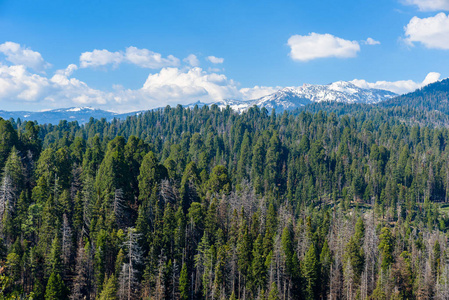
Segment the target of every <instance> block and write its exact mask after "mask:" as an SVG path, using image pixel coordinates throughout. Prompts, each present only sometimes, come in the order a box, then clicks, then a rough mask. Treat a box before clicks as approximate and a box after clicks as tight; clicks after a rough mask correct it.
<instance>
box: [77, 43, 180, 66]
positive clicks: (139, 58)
mask: <svg viewBox="0 0 449 300" xmlns="http://www.w3.org/2000/svg"><path fill="white" fill-rule="evenodd" d="M124 62H125V63H130V64H134V65H137V66H139V67H141V68H149V69H159V68H163V67H167V66H178V65H179V59H178V58H176V57H174V56H173V55H169V56H167V58H163V57H162V55H161V54H160V53H156V52H153V51H150V50H148V49H139V48H136V47H133V46H131V47H128V48H126V50H125V51H117V52H110V51H108V50H106V49H103V50H97V49H95V50H94V51H91V52H84V53H82V54H81V56H80V66H81V68H88V67H100V66H106V65H113V66H118V65H119V64H121V63H124Z"/></svg>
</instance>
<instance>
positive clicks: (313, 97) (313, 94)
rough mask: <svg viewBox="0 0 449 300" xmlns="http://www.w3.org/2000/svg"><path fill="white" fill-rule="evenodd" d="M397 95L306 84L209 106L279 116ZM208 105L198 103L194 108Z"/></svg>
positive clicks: (346, 85)
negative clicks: (300, 109)
mask: <svg viewBox="0 0 449 300" xmlns="http://www.w3.org/2000/svg"><path fill="white" fill-rule="evenodd" d="M396 96H397V94H395V93H392V92H389V91H385V90H379V89H363V88H359V87H357V86H355V85H354V84H352V83H350V82H347V81H337V82H334V83H331V84H326V85H313V84H304V85H303V86H300V87H286V88H283V89H281V90H279V91H277V92H275V93H273V94H270V95H267V96H264V97H261V98H259V99H254V100H247V101H241V100H221V101H217V102H213V103H207V104H208V105H212V104H216V105H218V106H219V107H226V106H227V105H229V106H230V107H231V108H232V109H234V110H236V111H239V112H242V111H246V110H247V109H248V108H250V107H251V106H254V105H256V106H259V107H265V108H266V109H268V110H272V109H273V108H274V109H275V111H276V112H282V111H284V110H293V109H296V108H298V107H301V106H304V105H307V104H310V103H313V102H342V103H349V104H351V103H365V104H374V103H379V102H382V101H385V100H388V99H391V98H393V97H396ZM195 104H199V105H204V103H201V102H197V103H193V105H195Z"/></svg>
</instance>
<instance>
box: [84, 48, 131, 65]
mask: <svg viewBox="0 0 449 300" xmlns="http://www.w3.org/2000/svg"><path fill="white" fill-rule="evenodd" d="M122 61H123V54H122V53H120V52H110V51H108V50H106V49H103V50H97V49H95V50H94V51H92V52H84V53H81V56H80V66H81V68H88V67H100V66H105V65H109V64H112V65H115V66H117V65H118V64H120V63H121V62H122Z"/></svg>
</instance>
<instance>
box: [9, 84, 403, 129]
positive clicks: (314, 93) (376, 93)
mask: <svg viewBox="0 0 449 300" xmlns="http://www.w3.org/2000/svg"><path fill="white" fill-rule="evenodd" d="M395 96H397V95H396V94H394V93H392V92H389V91H385V90H376V89H362V88H359V87H357V86H355V85H354V84H352V83H350V82H346V81H337V82H334V83H331V84H327V85H312V84H304V85H302V86H300V87H286V88H283V89H281V90H279V91H277V92H275V93H273V94H270V95H266V96H264V97H261V98H258V99H253V100H246V101H243V100H234V99H227V100H221V101H217V102H212V103H202V102H196V103H192V104H190V105H187V106H189V107H194V106H195V105H198V106H203V105H212V104H216V105H218V106H219V107H220V108H225V107H226V106H228V105H229V106H230V107H231V108H232V109H233V110H235V111H238V112H244V111H246V110H248V108H250V107H252V106H254V105H257V106H259V107H265V108H266V109H268V110H269V111H271V110H272V109H273V108H274V109H275V111H276V112H282V111H284V110H293V109H295V108H298V107H301V106H304V105H307V104H310V103H314V102H323V101H336V102H344V103H369V104H372V103H378V102H381V101H384V100H388V99H390V98H393V97H395ZM141 112H142V111H137V112H129V113H124V114H118V113H114V112H110V111H105V110H101V109H96V108H92V107H70V108H63V109H54V110H48V111H41V112H29V111H13V112H9V111H3V110H0V117H1V118H3V119H10V118H13V119H14V120H17V119H18V118H20V119H21V120H22V121H24V120H28V121H38V122H39V124H45V123H51V124H58V123H59V121H60V120H67V121H69V122H70V121H78V123H80V124H83V123H87V122H89V119H90V118H91V117H92V118H95V119H101V118H105V119H106V120H107V121H110V120H112V119H114V118H117V119H125V118H126V117H127V116H132V115H136V114H139V113H141Z"/></svg>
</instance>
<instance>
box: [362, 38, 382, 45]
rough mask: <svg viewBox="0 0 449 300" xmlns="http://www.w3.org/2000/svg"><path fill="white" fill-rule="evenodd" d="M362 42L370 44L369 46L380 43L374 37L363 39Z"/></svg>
mask: <svg viewBox="0 0 449 300" xmlns="http://www.w3.org/2000/svg"><path fill="white" fill-rule="evenodd" d="M363 43H364V44H365V45H371V46H374V45H380V42H379V41H376V40H375V39H373V38H370V37H369V38H367V39H366V40H365V41H363Z"/></svg>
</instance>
